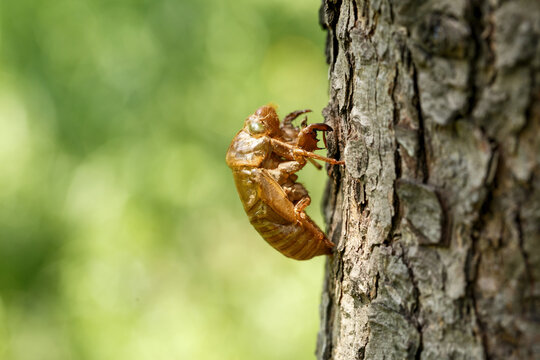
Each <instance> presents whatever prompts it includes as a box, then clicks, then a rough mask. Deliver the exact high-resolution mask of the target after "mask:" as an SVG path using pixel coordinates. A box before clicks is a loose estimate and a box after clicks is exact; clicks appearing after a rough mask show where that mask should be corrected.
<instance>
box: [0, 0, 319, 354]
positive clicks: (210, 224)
mask: <svg viewBox="0 0 540 360" xmlns="http://www.w3.org/2000/svg"><path fill="white" fill-rule="evenodd" d="M318 7H319V2H318V1H314V0H295V1H288V0H237V1H217V0H214V1H212V0H204V1H201V0H199V1H197V0H176V1H172V0H169V1H167V0H152V1H150V0H138V1H137V0H132V1H127V0H124V1H114V0H113V1H111V0H96V1H90V0H87V1H82V0H55V1H37V0H3V1H0V359H6V360H23V359H25V360H26V359H28V360H36V359H39V360H48V359H51V360H59V359H60V360H63V359H95V360H103V359H115V360H123V359H130V360H138V359H197V360H198V359H312V358H313V357H314V356H313V353H314V349H315V341H316V333H317V330H318V306H319V300H320V290H321V283H322V278H323V263H324V259H323V258H318V259H315V260H312V261H309V262H295V261H293V260H289V259H287V258H285V257H283V256H282V255H280V254H279V253H277V252H276V251H274V250H273V249H272V248H271V247H270V246H268V245H267V244H266V243H265V242H264V241H263V240H262V239H261V238H260V237H259V236H258V234H257V233H256V232H255V231H254V230H253V229H252V228H251V226H250V225H249V223H248V221H247V218H246V216H245V214H244V212H243V209H242V206H241V204H240V201H239V200H238V197H237V194H236V191H235V187H234V183H233V179H232V176H231V173H230V171H229V169H228V168H227V167H226V165H225V162H224V157H225V151H226V149H227V146H228V145H229V143H230V141H231V139H232V137H233V136H234V135H235V133H236V132H237V131H238V130H239V129H240V127H241V126H242V124H243V121H244V119H245V118H246V117H247V116H248V115H249V114H250V113H252V112H253V111H254V110H255V109H256V108H257V107H258V106H260V105H263V104H265V103H268V102H270V101H272V102H275V103H276V104H278V105H279V113H280V115H281V116H283V115H285V114H286V113H288V112H290V111H293V110H296V109H303V108H311V109H313V110H314V113H313V114H312V115H311V116H310V121H311V122H317V121H321V119H322V118H321V115H320V112H321V110H322V108H323V107H324V106H325V105H326V101H327V67H326V64H325V62H324V49H323V48H324V37H325V35H324V33H323V31H322V30H321V29H320V27H319V25H318V22H317V21H318ZM300 177H301V180H303V182H304V183H305V184H306V187H308V189H310V190H311V192H312V195H313V198H314V199H313V200H314V203H313V205H312V206H311V208H310V211H308V212H309V213H310V214H311V215H312V217H314V218H315V220H316V221H317V222H318V223H319V224H322V220H321V216H320V210H319V206H320V205H319V204H320V198H321V193H322V189H323V186H324V181H325V178H326V176H325V173H324V171H322V172H317V171H316V170H315V169H313V168H310V169H306V170H304V171H303V173H302V174H300Z"/></svg>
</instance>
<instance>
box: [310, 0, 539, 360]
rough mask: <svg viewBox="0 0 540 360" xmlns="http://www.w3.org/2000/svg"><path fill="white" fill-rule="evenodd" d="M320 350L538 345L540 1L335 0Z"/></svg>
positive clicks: (528, 349)
mask: <svg viewBox="0 0 540 360" xmlns="http://www.w3.org/2000/svg"><path fill="white" fill-rule="evenodd" d="M320 15H321V16H320V21H321V24H322V26H323V28H325V29H326V31H327V34H328V40H327V49H326V51H327V60H328V63H329V94H330V102H329V104H328V106H327V107H326V109H325V110H324V116H325V119H326V121H327V122H328V123H329V124H330V125H331V126H332V127H333V128H334V136H333V137H331V138H329V144H328V148H329V153H330V154H331V155H332V156H336V157H338V158H341V159H343V160H345V163H346V166H345V169H340V168H337V167H336V168H332V169H330V174H331V180H330V182H329V184H328V187H327V192H326V200H325V207H324V213H325V217H326V221H327V224H328V228H327V230H328V233H329V236H330V237H331V239H332V240H333V241H334V242H335V243H336V250H335V253H334V256H333V257H331V258H329V260H328V262H327V266H326V280H325V285H324V289H323V294H322V302H321V328H320V333H319V337H318V342H317V357H318V359H320V360H322V359H340V360H341V359H450V358H452V359H485V358H493V359H527V358H533V357H534V356H535V354H539V353H540V348H539V345H538V343H539V341H538V338H539V336H540V328H539V320H538V319H540V311H539V310H538V308H539V307H538V303H539V301H538V300H539V297H540V288H539V287H538V283H537V279H538V278H539V277H540V255H539V252H538V250H537V249H538V248H540V180H539V179H540V176H539V175H540V138H539V137H538V135H537V134H539V133H540V132H539V131H540V2H538V1H535V0H523V1H508V2H503V1H496V0H490V1H488V0H472V1H465V0H445V1H433V0H432V1H414V0H408V1H390V0H386V1H383V0H380V1H377V0H372V1H360V0H324V1H323V3H322V6H321V11H320Z"/></svg>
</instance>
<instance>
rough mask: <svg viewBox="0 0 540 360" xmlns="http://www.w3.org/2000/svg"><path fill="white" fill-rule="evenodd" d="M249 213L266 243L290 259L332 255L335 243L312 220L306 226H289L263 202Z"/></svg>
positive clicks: (292, 224) (255, 205)
mask: <svg viewBox="0 0 540 360" xmlns="http://www.w3.org/2000/svg"><path fill="white" fill-rule="evenodd" d="M246 213H247V214H248V217H249V221H250V222H251V225H253V227H254V228H255V230H257V232H259V234H261V236H262V237H263V239H264V240H266V242H267V243H269V244H270V245H271V246H272V247H273V248H274V249H276V250H278V251H279V252H280V253H282V254H283V255H285V256H287V257H290V258H293V259H296V260H308V259H311V258H312V257H314V256H318V255H325V254H331V252H332V251H331V249H332V243H331V242H330V241H329V240H328V239H327V238H326V236H325V235H324V233H323V232H322V231H321V229H319V227H318V226H317V225H316V224H315V223H314V222H313V221H312V220H311V219H309V217H308V218H307V219H305V220H303V221H302V222H294V223H290V222H287V221H285V220H284V219H283V218H281V217H279V215H277V214H276V213H275V212H274V210H272V208H271V207H270V206H268V205H267V204H265V203H264V202H263V201H262V200H261V199H259V200H258V201H257V202H256V203H255V204H254V206H253V207H251V208H250V209H246Z"/></svg>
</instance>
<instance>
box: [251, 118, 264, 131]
mask: <svg viewBox="0 0 540 360" xmlns="http://www.w3.org/2000/svg"><path fill="white" fill-rule="evenodd" d="M248 131H249V133H250V134H252V135H262V134H264V133H265V132H266V126H265V125H264V123H263V122H262V121H260V120H259V119H249V122H248Z"/></svg>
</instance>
